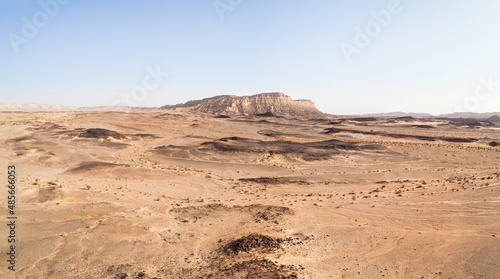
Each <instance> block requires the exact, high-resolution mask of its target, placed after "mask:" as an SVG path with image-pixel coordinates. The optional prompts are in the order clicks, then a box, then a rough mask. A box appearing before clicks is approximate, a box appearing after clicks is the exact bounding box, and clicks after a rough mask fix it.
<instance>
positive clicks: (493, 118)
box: [486, 114, 500, 123]
mask: <svg viewBox="0 0 500 279" xmlns="http://www.w3.org/2000/svg"><path fill="white" fill-rule="evenodd" d="M486 120H488V121H491V122H495V123H500V115H498V114H495V115H493V116H491V117H488V119H486Z"/></svg>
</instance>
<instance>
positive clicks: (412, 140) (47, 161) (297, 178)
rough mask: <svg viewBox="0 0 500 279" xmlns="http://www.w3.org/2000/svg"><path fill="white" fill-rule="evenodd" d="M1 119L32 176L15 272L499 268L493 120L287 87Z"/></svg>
mask: <svg viewBox="0 0 500 279" xmlns="http://www.w3.org/2000/svg"><path fill="white" fill-rule="evenodd" d="M57 110H65V108H64V107H62V108H60V107H59V108H58V109H57ZM489 117H493V116H489ZM497 118H498V116H496V118H495V117H493V118H491V120H495V119H497ZM0 125H1V131H2V133H1V139H2V141H1V146H0V148H1V150H0V151H1V154H3V159H2V160H1V162H2V172H5V173H6V170H7V166H8V165H15V167H16V170H17V177H16V179H17V181H16V182H17V192H16V195H17V196H16V199H17V200H16V201H17V204H16V215H17V220H16V222H17V224H16V225H17V228H16V262H15V270H16V271H14V272H11V271H10V270H8V269H7V265H8V263H7V259H8V258H7V255H6V253H7V252H8V250H7V249H8V248H7V245H6V244H7V234H8V232H7V229H6V228H5V227H6V226H5V225H4V226H3V227H4V228H2V230H1V232H2V233H1V235H2V239H3V240H2V242H3V243H4V244H3V245H2V259H3V260H2V268H1V269H0V277H1V278H33V279H39V278H122V279H123V278H491V279H494V278H498V276H499V274H500V265H499V264H498V263H499V259H500V187H499V185H500V177H499V176H500V169H499V157H500V146H499V145H500V125H499V124H498V123H495V121H490V120H478V119H460V118H434V117H427V118H414V117H411V116H406V117H367V116H364V117H334V116H331V115H326V114H323V113H321V112H320V111H318V110H317V109H316V108H315V107H314V104H313V103H312V102H310V101H307V100H300V101H294V100H292V99H291V98H290V97H288V96H286V95H284V94H281V93H272V94H260V95H254V96H250V97H235V96H218V97H215V98H208V99H204V100H200V101H192V102H188V103H186V104H180V105H176V106H165V107H162V108H161V109H149V110H130V111H113V112H109V111H104V110H103V111H93V112H89V111H87V112H86V111H77V110H72V109H67V111H41V112H21V111H18V112H1V113H0ZM6 179H7V176H6V175H3V176H2V181H6ZM4 183H6V182H4ZM1 197H2V198H1V201H0V202H1V203H0V204H1V206H2V208H7V206H8V205H7V193H6V191H2V196H1Z"/></svg>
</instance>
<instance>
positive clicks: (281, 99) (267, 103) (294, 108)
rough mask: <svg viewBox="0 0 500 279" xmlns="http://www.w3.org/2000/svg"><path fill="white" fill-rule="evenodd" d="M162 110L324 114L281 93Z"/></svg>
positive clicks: (215, 99) (217, 99)
mask: <svg viewBox="0 0 500 279" xmlns="http://www.w3.org/2000/svg"><path fill="white" fill-rule="evenodd" d="M161 108H162V109H177V110H182V111H190V112H198V113H210V114H232V115H234V114H263V113H273V114H275V115H289V116H303V117H318V116H323V115H324V114H323V113H322V112H321V111H319V110H318V109H317V108H316V106H314V103H313V102H312V101H310V100H293V99H292V98H291V97H290V96H287V95H285V94H283V93H262V94H257V95H252V96H242V97H239V96H234V95H221V96H215V97H211V98H205V99H202V100H195V101H189V102H187V103H184V104H178V105H174V106H163V107H161Z"/></svg>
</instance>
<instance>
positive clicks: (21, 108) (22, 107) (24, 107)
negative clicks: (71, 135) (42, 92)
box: [0, 104, 155, 112]
mask: <svg viewBox="0 0 500 279" xmlns="http://www.w3.org/2000/svg"><path fill="white" fill-rule="evenodd" d="M150 109H155V108H145V107H126V106H100V107H80V108H77V107H73V106H59V105H45V104H0V111H3V112H16V111H18V112H43V111H47V112H50V111H53V112H57V111H134V110H150Z"/></svg>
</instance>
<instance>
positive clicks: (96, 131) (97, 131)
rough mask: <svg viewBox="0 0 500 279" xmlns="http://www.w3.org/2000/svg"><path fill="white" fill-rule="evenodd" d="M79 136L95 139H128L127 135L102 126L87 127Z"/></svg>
mask: <svg viewBox="0 0 500 279" xmlns="http://www.w3.org/2000/svg"><path fill="white" fill-rule="evenodd" d="M78 136H79V137H82V138H95V139H107V138H114V139H126V138H127V137H126V136H124V135H122V134H120V133H118V132H115V131H111V130H107V129H101V128H92V129H87V130H85V131H84V132H83V133H81V134H79V135H78Z"/></svg>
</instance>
